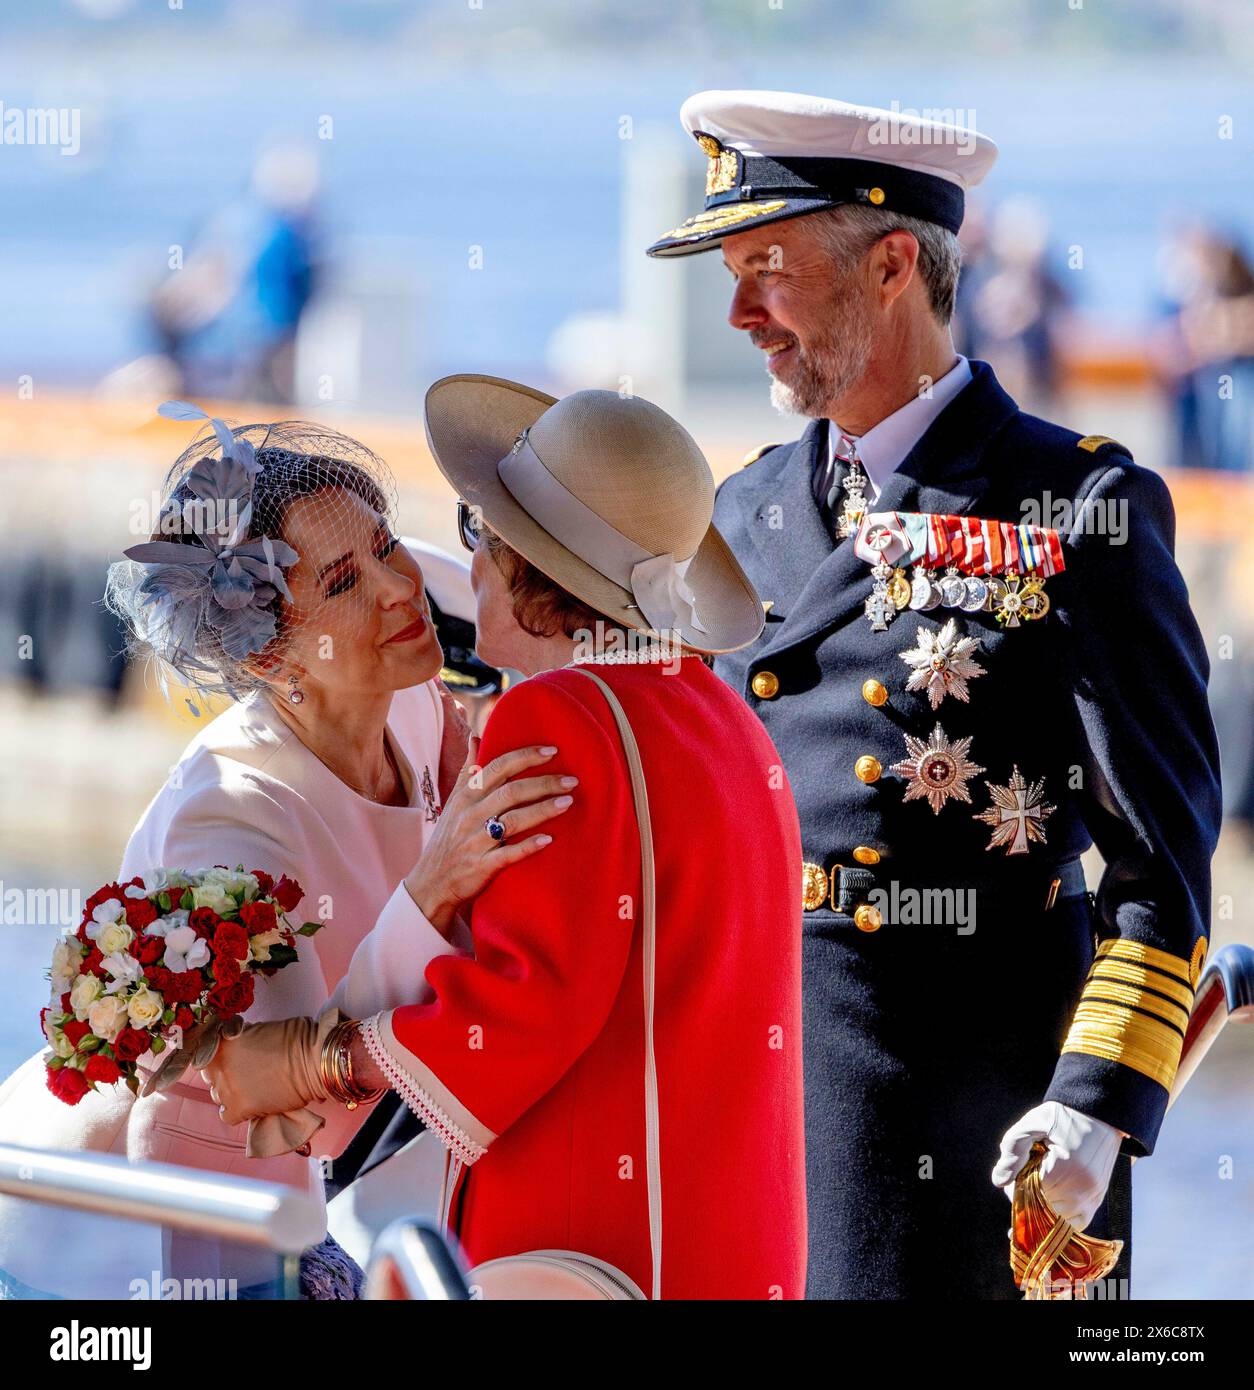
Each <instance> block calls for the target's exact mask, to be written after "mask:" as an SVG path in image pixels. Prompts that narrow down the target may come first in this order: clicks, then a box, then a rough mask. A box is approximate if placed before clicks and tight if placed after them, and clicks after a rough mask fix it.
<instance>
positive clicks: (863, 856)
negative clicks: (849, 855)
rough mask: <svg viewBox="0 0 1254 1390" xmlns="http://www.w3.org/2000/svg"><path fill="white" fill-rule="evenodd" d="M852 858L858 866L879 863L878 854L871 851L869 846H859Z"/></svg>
mask: <svg viewBox="0 0 1254 1390" xmlns="http://www.w3.org/2000/svg"><path fill="white" fill-rule="evenodd" d="M853 857H854V858H855V859H856V860H857V861H858V863H859V864H878V863H879V862H880V852H879V850H877V849H872V848H871V846H870V845H859V846H858V847H857V848H856V849H855V850H854V852H853Z"/></svg>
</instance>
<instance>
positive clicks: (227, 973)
mask: <svg viewBox="0 0 1254 1390" xmlns="http://www.w3.org/2000/svg"><path fill="white" fill-rule="evenodd" d="M242 973H243V972H242V971H241V970H240V968H239V961H237V960H236V959H235V957H234V956H226V955H222V956H217V957H215V959H214V962H213V978H214V981H215V982H216V983H217V984H220V985H233V984H234V983H235V981H236V980H238V979H239V977H240V975H241V974H242Z"/></svg>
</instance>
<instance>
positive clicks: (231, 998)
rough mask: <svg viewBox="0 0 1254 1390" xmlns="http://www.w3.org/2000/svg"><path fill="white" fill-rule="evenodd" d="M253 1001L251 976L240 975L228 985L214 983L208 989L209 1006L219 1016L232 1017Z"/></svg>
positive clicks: (248, 1006)
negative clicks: (211, 987)
mask: <svg viewBox="0 0 1254 1390" xmlns="http://www.w3.org/2000/svg"><path fill="white" fill-rule="evenodd" d="M252 1002H253V977H252V976H251V975H241V976H240V978H239V979H238V980H236V981H234V982H233V983H232V984H229V985H215V986H214V987H213V989H211V990H210V991H209V1007H210V1008H211V1009H212V1010H213V1011H214V1013H216V1014H217V1015H218V1017H219V1018H234V1017H235V1015H236V1014H242V1013H243V1012H244V1010H245V1009H247V1008H250V1007H251V1005H252Z"/></svg>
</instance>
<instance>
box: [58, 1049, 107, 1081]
mask: <svg viewBox="0 0 1254 1390" xmlns="http://www.w3.org/2000/svg"><path fill="white" fill-rule="evenodd" d="M64 1070H65V1068H64V1067H62V1071H64ZM83 1075H84V1076H85V1077H86V1078H87V1080H88V1081H103V1082H104V1084H105V1085H106V1086H111V1085H112V1084H113V1083H114V1082H115V1081H121V1079H122V1068H121V1067H120V1066H118V1064H117V1063H116V1062H115V1061H114V1060H113V1058H112V1057H102V1056H101V1055H100V1053H99V1052H97V1053H96V1054H95V1055H94V1056H91V1057H89V1058H88V1059H87V1066H86V1067H85V1068H84V1069H83Z"/></svg>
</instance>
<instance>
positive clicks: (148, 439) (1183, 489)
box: [0, 362, 1254, 541]
mask: <svg viewBox="0 0 1254 1390" xmlns="http://www.w3.org/2000/svg"><path fill="white" fill-rule="evenodd" d="M1114 366H1118V363H1117V362H1116V363H1114ZM1114 366H1112V370H1113V369H1114ZM204 405H205V408H206V409H207V410H211V411H213V412H215V413H218V414H221V415H222V417H223V418H224V419H227V420H230V421H231V422H232V423H235V424H239V423H243V422H246V421H250V420H266V419H270V418H273V417H274V416H275V415H276V414H282V408H279V407H275V406H270V405H253V404H248V403H246V402H243V403H242V402H239V401H233V402H216V403H215V402H205V403H204ZM301 413H302V414H305V415H307V416H308V417H309V418H311V419H316V420H318V421H320V422H321V423H323V424H326V425H330V426H332V427H333V428H336V429H340V430H343V431H344V432H345V433H346V434H351V435H353V436H354V437H356V438H359V439H361V440H362V442H363V443H365V444H367V445H369V447H370V448H372V449H373V450H374V451H375V452H376V453H377V454H379V455H380V456H381V457H382V458H384V459H386V460H387V462H388V464H389V466H390V467H391V469H392V471H393V472H394V473H395V475H396V480H397V483H398V484H399V485H400V486H401V487H402V488H404V489H414V490H417V491H419V492H425V493H428V494H430V495H431V496H432V497H434V498H440V499H446V498H447V497H448V496H449V487H448V484H447V483H446V482H445V481H444V479H443V478H442V477H441V475H440V472H439V469H437V467H436V465H435V460H434V459H433V458H432V457H431V451H430V450H429V449H428V448H427V443H426V440H425V438H424V437H423V433H422V426H421V423H420V422H419V421H418V420H417V419H415V420H413V421H408V420H404V419H402V418H398V417H395V416H393V417H386V416H368V415H358V414H352V413H349V412H347V411H345V410H343V409H342V408H338V407H337V408H332V409H320V410H307V411H302V412H301ZM189 437H190V427H189V425H188V424H187V423H185V422H183V421H171V420H164V419H162V418H160V417H159V416H158V415H156V413H155V412H154V410H153V409H152V406H151V405H150V404H148V403H143V404H139V403H135V402H130V401H126V402H118V401H111V400H106V399H101V398H98V397H93V396H90V395H85V394H80V393H73V392H55V391H39V392H38V393H37V394H36V395H35V396H34V397H33V398H32V399H31V400H27V401H17V400H13V399H12V398H9V399H6V400H0V457H4V456H11V457H12V456H16V457H25V456H29V457H32V458H37V459H48V460H56V461H59V462H68V461H73V460H75V459H77V460H82V461H87V460H91V461H92V462H93V463H96V464H99V463H101V462H107V461H108V460H109V459H111V458H114V459H117V460H119V461H123V460H124V461H125V462H126V463H128V464H131V465H134V464H136V463H142V464H143V465H144V466H145V467H150V468H151V470H152V475H153V477H154V480H155V479H156V478H159V477H160V476H161V473H162V471H163V470H164V468H166V467H168V465H169V464H170V463H171V462H173V460H174V459H175V458H176V457H177V456H178V454H179V452H180V451H181V450H182V449H183V448H184V447H185V446H186V444H187V442H188V439H189ZM705 447H706V452H707V457H708V458H709V460H710V465H711V467H712V468H713V470H714V473H715V476H716V477H718V478H724V477H726V476H727V475H728V474H730V473H734V472H735V471H736V470H737V469H738V468H739V467H740V465H741V461H742V459H743V455H744V450H745V448H747V447H748V446H747V445H745V444H744V443H743V441H729V440H726V439H718V440H708V439H707V441H706V445H705ZM1164 477H1165V478H1166V479H1167V482H1168V485H1169V486H1170V488H1171V492H1172V496H1173V497H1174V499H1175V503H1176V512H1177V519H1178V529H1179V533H1180V535H1181V536H1182V537H1187V538H1189V539H1194V538H1196V539H1200V540H1204V541H1213V540H1225V539H1236V538H1239V537H1243V536H1248V535H1250V534H1251V529H1252V528H1254V473H1252V474H1248V475H1247V474H1233V473H1214V472H1209V471H1205V470H1200V469H1199V470H1193V469H1173V470H1170V471H1167V472H1165V473H1164Z"/></svg>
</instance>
